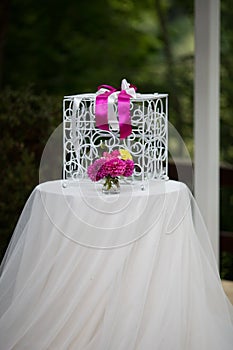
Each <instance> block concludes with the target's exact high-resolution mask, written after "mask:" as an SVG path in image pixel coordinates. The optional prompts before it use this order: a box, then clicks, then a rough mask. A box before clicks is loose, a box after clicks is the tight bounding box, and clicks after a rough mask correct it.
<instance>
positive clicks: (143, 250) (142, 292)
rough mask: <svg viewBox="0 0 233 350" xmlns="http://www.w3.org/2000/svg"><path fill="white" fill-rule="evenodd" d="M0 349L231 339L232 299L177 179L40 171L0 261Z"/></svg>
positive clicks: (178, 348)
mask: <svg viewBox="0 0 233 350" xmlns="http://www.w3.org/2000/svg"><path fill="white" fill-rule="evenodd" d="M0 349H1V350H11V349H14V350H45V349H49V350H232V349H233V308H232V306H231V304H230V302H229V301H228V299H227V297H226V295H225V293H224V291H223V289H222V285H221V281H220V278H219V274H218V269H217V265H216V262H215V257H214V254H213V252H212V248H211V244H210V241H209V237H208V232H207V231H206V228H205V226H204V224H203V222H202V218H201V215H200V213H199V211H198V208H197V206H196V204H195V200H194V199H193V197H192V195H191V193H190V192H189V190H188V188H187V187H186V186H185V185H184V184H182V183H180V182H174V181H151V182H150V181H149V182H148V183H147V184H146V185H145V188H144V189H143V190H142V189H141V187H140V185H137V184H136V185H122V186H121V193H120V194H119V195H110V196H106V195H104V194H102V193H101V185H99V184H97V185H95V184H93V183H90V182H82V183H80V182H77V183H74V182H73V183H69V182H65V183H64V182H63V181H52V182H47V183H44V184H40V185H38V186H37V187H36V188H35V189H34V191H33V192H32V194H31V196H30V197H29V199H28V201H27V203H26V205H25V208H24V210H23V212H22V214H21V217H20V219H19V221H18V224H17V226H16V228H15V232H14V234H13V237H12V239H11V242H10V244H9V247H8V250H7V252H6V255H5V257H4V259H3V262H2V265H1V278H0Z"/></svg>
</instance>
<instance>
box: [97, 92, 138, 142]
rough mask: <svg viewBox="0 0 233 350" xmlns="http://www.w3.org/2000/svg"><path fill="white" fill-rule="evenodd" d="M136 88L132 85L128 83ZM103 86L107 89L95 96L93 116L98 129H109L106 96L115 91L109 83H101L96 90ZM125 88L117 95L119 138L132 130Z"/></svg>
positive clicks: (128, 101)
mask: <svg viewBox="0 0 233 350" xmlns="http://www.w3.org/2000/svg"><path fill="white" fill-rule="evenodd" d="M130 87H133V88H134V89H135V90H136V87H135V86H134V85H130ZM101 88H105V89H107V90H108V91H105V92H104V93H102V94H100V95H97V96H96V106H95V116H96V126H97V127H98V128H99V129H102V130H107V131H109V125H108V97H109V96H110V95H111V94H112V93H114V92H116V91H117V89H115V88H114V87H112V86H110V85H101V86H99V87H98V90H100V89H101ZM131 97H132V96H131V95H129V94H128V93H127V92H126V91H125V90H121V91H120V93H119V95H118V118H119V129H120V139H124V138H126V137H127V136H129V135H130V134H131V132H132V126H131V118H130V98H131Z"/></svg>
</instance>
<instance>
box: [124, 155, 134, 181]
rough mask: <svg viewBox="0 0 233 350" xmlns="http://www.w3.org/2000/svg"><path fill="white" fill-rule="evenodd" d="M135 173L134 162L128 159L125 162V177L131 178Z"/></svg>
mask: <svg viewBox="0 0 233 350" xmlns="http://www.w3.org/2000/svg"><path fill="white" fill-rule="evenodd" d="M133 171H134V161H133V160H131V159H127V160H125V172H124V174H123V176H126V177H128V176H131V175H132V174H133Z"/></svg>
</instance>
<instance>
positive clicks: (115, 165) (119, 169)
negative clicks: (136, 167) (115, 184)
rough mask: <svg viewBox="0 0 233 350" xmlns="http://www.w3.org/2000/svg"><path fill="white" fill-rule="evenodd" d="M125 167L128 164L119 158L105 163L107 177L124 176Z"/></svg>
mask: <svg viewBox="0 0 233 350" xmlns="http://www.w3.org/2000/svg"><path fill="white" fill-rule="evenodd" d="M125 166H126V164H125V162H124V161H123V160H121V159H119V158H112V159H110V160H108V161H107V162H106V163H105V165H104V168H105V171H106V173H107V175H110V176H111V177H117V176H121V175H123V174H124V171H125Z"/></svg>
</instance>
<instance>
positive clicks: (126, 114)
mask: <svg viewBox="0 0 233 350" xmlns="http://www.w3.org/2000/svg"><path fill="white" fill-rule="evenodd" d="M130 97H131V95H129V94H127V93H126V92H125V91H124V90H123V91H121V92H120V94H119V96H118V117H119V127H120V139H125V138H126V137H127V136H129V135H130V134H131V132H132V125H131V118H130Z"/></svg>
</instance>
